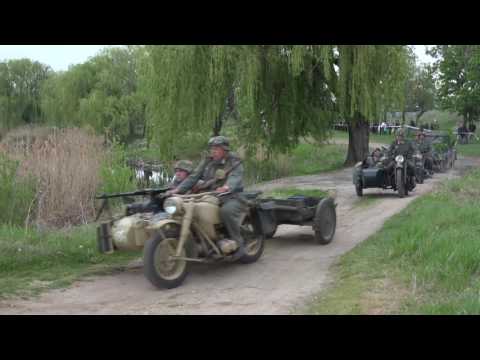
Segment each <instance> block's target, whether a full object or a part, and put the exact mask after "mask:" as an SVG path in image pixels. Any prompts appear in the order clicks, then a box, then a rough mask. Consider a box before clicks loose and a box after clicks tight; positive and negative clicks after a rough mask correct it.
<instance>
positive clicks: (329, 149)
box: [290, 143, 347, 176]
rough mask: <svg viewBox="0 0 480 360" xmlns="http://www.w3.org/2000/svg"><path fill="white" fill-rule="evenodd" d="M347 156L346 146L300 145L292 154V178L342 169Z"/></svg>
mask: <svg viewBox="0 0 480 360" xmlns="http://www.w3.org/2000/svg"><path fill="white" fill-rule="evenodd" d="M346 154H347V146H346V145H319V144H309V143H304V144H300V145H298V146H297V147H296V148H295V149H294V150H293V152H292V156H291V162H292V173H291V175H290V176H297V175H312V174H318V173H322V172H327V171H332V170H337V169H340V168H342V167H343V163H344V161H345V158H346Z"/></svg>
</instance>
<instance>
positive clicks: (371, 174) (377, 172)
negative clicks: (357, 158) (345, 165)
mask: <svg viewBox="0 0 480 360" xmlns="http://www.w3.org/2000/svg"><path fill="white" fill-rule="evenodd" d="M353 184H354V185H355V190H356V192H357V195H358V196H363V189H368V188H382V189H388V188H390V187H392V184H390V182H389V181H388V177H387V176H386V174H385V169H384V168H383V167H381V166H379V167H366V165H365V162H364V161H363V162H359V163H358V164H357V165H355V167H354V169H353ZM393 186H394V185H393Z"/></svg>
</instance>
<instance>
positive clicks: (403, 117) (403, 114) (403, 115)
mask: <svg viewBox="0 0 480 360" xmlns="http://www.w3.org/2000/svg"><path fill="white" fill-rule="evenodd" d="M402 125H405V111H402Z"/></svg>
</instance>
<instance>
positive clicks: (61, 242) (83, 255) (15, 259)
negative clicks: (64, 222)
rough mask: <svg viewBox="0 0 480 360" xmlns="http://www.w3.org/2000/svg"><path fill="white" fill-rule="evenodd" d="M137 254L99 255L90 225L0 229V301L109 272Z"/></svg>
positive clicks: (3, 227) (3, 226)
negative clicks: (47, 229)
mask: <svg viewBox="0 0 480 360" xmlns="http://www.w3.org/2000/svg"><path fill="white" fill-rule="evenodd" d="M139 256H140V255H139V253H126V252H118V253H114V254H113V255H102V254H100V253H99V252H98V250H97V242H96V229H95V227H94V226H92V225H88V226H81V227H76V228H73V229H71V230H69V231H66V230H64V231H60V230H58V231H52V232H47V233H38V232H34V231H32V230H29V231H27V232H26V231H25V229H23V228H18V227H12V226H6V225H2V226H0V298H4V297H7V296H12V295H16V296H19V295H22V296H31V295H35V294H38V293H40V292H41V291H43V290H46V289H51V288H58V287H64V286H67V285H69V284H71V283H72V282H73V281H75V280H77V279H79V278H82V277H84V276H87V275H93V274H100V273H106V272H111V271H113V270H115V269H119V268H120V267H121V266H123V265H125V264H126V263H127V262H128V261H129V260H132V259H134V258H137V257H139Z"/></svg>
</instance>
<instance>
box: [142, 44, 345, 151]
mask: <svg viewBox="0 0 480 360" xmlns="http://www.w3.org/2000/svg"><path fill="white" fill-rule="evenodd" d="M147 51H148V53H149V56H150V58H151V65H150V68H149V69H148V72H147V74H148V75H147V76H146V77H145V79H146V81H145V86H146V88H147V89H148V91H146V92H145V93H147V94H148V106H147V111H148V115H147V118H148V130H147V134H148V138H149V142H150V143H151V144H155V145H157V146H158V147H159V148H160V151H161V152H162V157H165V158H172V157H174V156H175V143H176V142H185V141H189V138H190V137H191V136H203V137H205V139H206V138H207V137H208V136H209V135H213V134H219V133H221V132H222V129H221V125H222V121H221V119H222V116H223V115H224V114H225V108H226V106H230V107H231V106H232V104H233V105H234V106H235V107H236V109H235V110H236V111H237V112H238V114H239V123H238V124H237V125H238V126H237V128H238V134H237V137H238V139H239V140H240V142H241V143H242V145H244V146H245V147H246V148H247V150H250V151H254V150H255V148H256V146H258V145H261V146H265V147H266V148H267V149H268V150H269V151H270V152H273V151H282V152H284V151H288V150H289V149H291V148H292V147H293V146H295V145H296V144H297V143H298V141H299V139H300V138H301V137H302V136H313V137H315V138H317V139H322V138H325V137H326V135H327V133H328V129H329V125H330V123H331V122H332V120H333V118H334V116H333V115H334V113H335V102H334V99H335V98H334V96H333V92H334V87H335V86H336V85H335V81H336V79H335V78H334V73H335V72H334V68H333V61H334V58H333V52H332V46H329V45H328V46H325V45H310V46H304V45H302V46H291V45H252V46H218V45H195V46H149V47H147ZM232 99H234V101H232Z"/></svg>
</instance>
